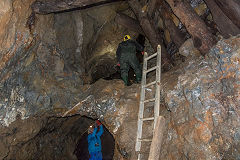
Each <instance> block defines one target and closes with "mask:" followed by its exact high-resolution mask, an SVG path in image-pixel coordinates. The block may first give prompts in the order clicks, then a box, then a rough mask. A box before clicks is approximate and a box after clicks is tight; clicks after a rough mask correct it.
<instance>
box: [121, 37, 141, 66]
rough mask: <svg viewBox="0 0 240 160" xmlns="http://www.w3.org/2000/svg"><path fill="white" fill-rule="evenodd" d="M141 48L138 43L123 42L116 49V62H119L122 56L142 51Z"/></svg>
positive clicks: (131, 41)
mask: <svg viewBox="0 0 240 160" xmlns="http://www.w3.org/2000/svg"><path fill="white" fill-rule="evenodd" d="M143 49H144V48H143V46H141V45H140V44H139V43H138V42H136V41H133V40H127V41H123V42H121V43H120V44H119V45H118V48H117V52H116V54H117V61H118V62H120V58H121V56H124V55H123V54H134V55H135V54H136V50H139V51H143Z"/></svg>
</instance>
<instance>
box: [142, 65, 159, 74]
mask: <svg viewBox="0 0 240 160" xmlns="http://www.w3.org/2000/svg"><path fill="white" fill-rule="evenodd" d="M157 68H158V66H155V67H152V68H150V69H148V70H146V71H144V72H145V73H149V72H151V71H153V70H155V69H157Z"/></svg>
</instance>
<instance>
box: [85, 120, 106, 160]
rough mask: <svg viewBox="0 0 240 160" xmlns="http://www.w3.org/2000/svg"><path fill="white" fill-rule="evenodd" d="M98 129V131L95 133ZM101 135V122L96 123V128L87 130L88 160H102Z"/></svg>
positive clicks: (91, 127)
mask: <svg viewBox="0 0 240 160" xmlns="http://www.w3.org/2000/svg"><path fill="white" fill-rule="evenodd" d="M98 127H99V131H98V132H97V130H98ZM102 134H103V126H102V124H101V122H99V121H98V120H97V121H96V127H95V128H93V126H90V127H89V129H88V152H89V154H90V159H89V160H102V144H101V139H100V137H101V135H102Z"/></svg>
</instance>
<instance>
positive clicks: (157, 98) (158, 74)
mask: <svg viewBox="0 0 240 160" xmlns="http://www.w3.org/2000/svg"><path fill="white" fill-rule="evenodd" d="M157 53H158V54H157V66H158V68H157V70H156V91H155V104H154V117H155V119H154V129H155V127H156V122H157V117H158V116H159V114H160V89H161V88H160V87H161V86H160V85H161V84H160V81H161V46H160V45H158V47H157Z"/></svg>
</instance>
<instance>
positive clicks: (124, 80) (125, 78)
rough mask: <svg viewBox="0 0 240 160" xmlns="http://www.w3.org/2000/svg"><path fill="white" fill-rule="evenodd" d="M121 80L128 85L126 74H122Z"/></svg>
mask: <svg viewBox="0 0 240 160" xmlns="http://www.w3.org/2000/svg"><path fill="white" fill-rule="evenodd" d="M122 80H123V82H124V84H125V86H129V83H128V76H122Z"/></svg>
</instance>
